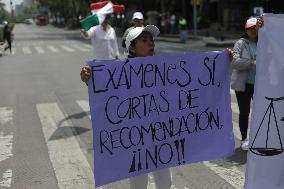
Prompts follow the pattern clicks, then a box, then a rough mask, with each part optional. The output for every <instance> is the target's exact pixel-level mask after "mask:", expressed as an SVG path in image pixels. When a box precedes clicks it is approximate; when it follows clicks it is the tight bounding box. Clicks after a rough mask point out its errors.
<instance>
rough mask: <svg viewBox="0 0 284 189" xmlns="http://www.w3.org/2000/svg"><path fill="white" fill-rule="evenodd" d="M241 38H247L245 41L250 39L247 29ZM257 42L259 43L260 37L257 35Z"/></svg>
mask: <svg viewBox="0 0 284 189" xmlns="http://www.w3.org/2000/svg"><path fill="white" fill-rule="evenodd" d="M241 38H245V39H248V38H249V37H248V34H247V29H245V31H244V33H243V35H241ZM256 42H258V35H257V37H256Z"/></svg>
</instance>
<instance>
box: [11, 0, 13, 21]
mask: <svg viewBox="0 0 284 189" xmlns="http://www.w3.org/2000/svg"><path fill="white" fill-rule="evenodd" d="M10 9H11V17H13V2H12V0H10Z"/></svg>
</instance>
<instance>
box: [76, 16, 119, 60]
mask: <svg viewBox="0 0 284 189" xmlns="http://www.w3.org/2000/svg"><path fill="white" fill-rule="evenodd" d="M109 22H110V15H109V14H108V15H106V17H105V20H104V21H103V22H102V24H101V25H97V26H93V27H91V28H90V29H89V30H88V31H85V30H83V29H82V30H81V34H82V35H83V36H84V37H86V38H90V39H91V43H92V46H93V59H94V60H112V59H117V58H118V57H119V50H118V45H117V38H116V33H115V30H114V29H113V28H112V27H111V25H110V24H109Z"/></svg>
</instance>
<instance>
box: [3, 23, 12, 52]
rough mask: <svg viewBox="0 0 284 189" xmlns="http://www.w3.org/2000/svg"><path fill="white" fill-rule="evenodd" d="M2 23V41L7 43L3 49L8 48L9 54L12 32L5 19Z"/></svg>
mask: <svg viewBox="0 0 284 189" xmlns="http://www.w3.org/2000/svg"><path fill="white" fill-rule="evenodd" d="M3 24H4V30H3V34H4V42H5V41H7V43H8V46H7V47H5V50H4V51H6V50H7V49H9V50H10V54H11V53H12V32H11V28H9V23H8V22H7V21H4V22H3Z"/></svg>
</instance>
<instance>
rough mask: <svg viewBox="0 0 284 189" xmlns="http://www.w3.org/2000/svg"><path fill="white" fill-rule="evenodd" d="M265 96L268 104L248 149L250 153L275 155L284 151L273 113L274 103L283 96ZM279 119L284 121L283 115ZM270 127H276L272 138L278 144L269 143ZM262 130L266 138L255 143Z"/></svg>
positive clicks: (283, 97) (283, 98) (281, 99)
mask: <svg viewBox="0 0 284 189" xmlns="http://www.w3.org/2000/svg"><path fill="white" fill-rule="evenodd" d="M265 98H266V100H268V101H269V105H268V107H267V109H266V111H265V114H264V116H263V118H262V120H261V122H260V125H259V127H258V130H257V132H256V135H255V137H254V139H253V142H252V144H251V147H250V148H249V150H250V151H251V152H252V153H254V154H256V155H259V156H275V155H279V154H281V153H282V152H284V149H283V144H282V139H281V134H280V131H279V124H278V120H277V117H276V113H275V108H274V103H275V102H278V101H283V100H284V96H282V97H278V98H271V97H265ZM282 116H283V115H282ZM265 120H268V121H265ZM280 121H283V122H284V117H282V118H281V119H280ZM266 123H267V124H266ZM273 123H275V126H274V125H273ZM272 127H276V131H277V135H275V139H274V140H275V141H277V143H276V144H279V145H276V144H275V143H274V145H269V141H271V140H272V139H271V135H269V134H270V132H272V129H273V128H272ZM261 129H262V130H261ZM274 129H275V128H274ZM263 130H264V131H265V132H264V133H263V134H266V139H265V141H263V142H262V143H261V144H256V140H257V139H258V138H259V137H261V136H259V134H261V133H260V131H263ZM282 134H283V133H282Z"/></svg>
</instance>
